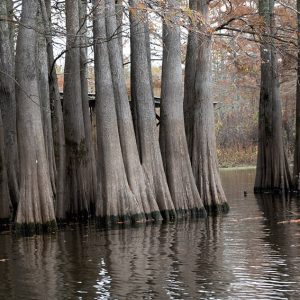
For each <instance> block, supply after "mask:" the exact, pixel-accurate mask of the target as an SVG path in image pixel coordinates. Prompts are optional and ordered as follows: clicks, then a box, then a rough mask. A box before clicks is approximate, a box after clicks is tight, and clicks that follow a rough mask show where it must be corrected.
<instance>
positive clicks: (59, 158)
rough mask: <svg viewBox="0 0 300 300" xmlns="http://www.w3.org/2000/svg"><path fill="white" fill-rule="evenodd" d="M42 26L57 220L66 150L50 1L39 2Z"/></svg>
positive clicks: (61, 209) (62, 201)
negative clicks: (50, 117)
mask: <svg viewBox="0 0 300 300" xmlns="http://www.w3.org/2000/svg"><path fill="white" fill-rule="evenodd" d="M41 9H42V14H43V20H44V24H45V25H44V26H45V29H46V33H47V34H46V40H47V55H48V71H49V94H50V103H51V108H52V127H53V131H52V133H53V143H54V153H55V161H56V170H57V173H56V177H55V180H56V201H55V210H56V217H57V219H58V220H63V219H65V218H66V209H67V207H66V203H65V202H66V199H65V181H66V148H65V130H64V121H63V112H62V104H61V100H60V93H59V87H58V80H57V73H56V68H55V66H56V64H55V61H54V52H53V39H52V36H53V33H52V27H51V25H52V23H51V0H45V1H41Z"/></svg>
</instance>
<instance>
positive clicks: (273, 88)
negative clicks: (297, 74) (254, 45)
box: [254, 0, 291, 192]
mask: <svg viewBox="0 0 300 300" xmlns="http://www.w3.org/2000/svg"><path fill="white" fill-rule="evenodd" d="M273 8H274V1H273V0H260V1H259V14H260V15H261V16H262V17H263V19H264V22H265V29H264V30H263V34H265V35H267V34H272V33H273V32H272V27H273V26H272V24H274V15H273ZM278 76H279V74H278V63H277V54H276V48H275V45H274V41H273V39H272V38H271V37H267V38H265V40H264V41H263V42H262V45H261V87H260V103H259V127H258V135H259V138H258V154H257V168H256V178H255V185H254V191H255V192H264V191H272V192H276V191H279V192H282V191H288V190H289V189H290V188H291V176H290V172H289V166H288V163H287V158H286V154H285V149H284V142H283V131H282V112H281V101H280V95H279V78H278Z"/></svg>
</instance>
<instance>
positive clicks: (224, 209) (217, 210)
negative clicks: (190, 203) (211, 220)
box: [205, 202, 230, 216]
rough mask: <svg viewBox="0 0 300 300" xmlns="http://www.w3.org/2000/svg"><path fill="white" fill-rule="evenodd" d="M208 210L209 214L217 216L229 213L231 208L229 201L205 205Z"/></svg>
mask: <svg viewBox="0 0 300 300" xmlns="http://www.w3.org/2000/svg"><path fill="white" fill-rule="evenodd" d="M205 209H206V212H207V214H208V215H209V216H216V215H220V214H227V213H228V212H229V210H230V208H229V205H228V203H227V202H224V203H222V204H211V205H205Z"/></svg>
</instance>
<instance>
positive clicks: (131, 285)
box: [0, 170, 300, 300]
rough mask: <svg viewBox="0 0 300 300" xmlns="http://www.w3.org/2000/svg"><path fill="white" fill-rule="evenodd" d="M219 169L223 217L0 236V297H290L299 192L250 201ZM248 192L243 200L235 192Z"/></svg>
mask: <svg viewBox="0 0 300 300" xmlns="http://www.w3.org/2000/svg"><path fill="white" fill-rule="evenodd" d="M253 179H254V171H253V170H230V171H223V172H222V181H223V184H224V188H225V191H226V194H227V197H228V202H229V204H230V206H231V210H230V213H229V214H228V215H227V216H223V217H222V216H221V217H216V218H212V217H210V218H207V219H205V220H198V221H189V222H178V223H171V224H156V225H148V226H140V227H136V228H125V229H113V230H109V231H105V230H95V229H94V228H93V227H90V228H89V227H87V226H82V227H76V226H74V227H71V228H68V229H67V230H65V231H61V232H59V233H57V234H56V235H50V236H35V237H31V238H15V237H13V236H11V235H9V234H1V235H0V299H5V300H6V299H299V295H300V225H299V224H297V223H291V224H286V223H280V222H282V221H285V220H290V219H297V218H300V200H299V198H298V199H297V198H289V199H283V198H278V197H277V198H276V197H272V196H271V195H264V196H260V197H255V196H254V195H253V193H252V187H253ZM244 191H247V192H248V194H247V197H244Z"/></svg>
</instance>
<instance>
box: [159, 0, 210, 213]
mask: <svg viewBox="0 0 300 300" xmlns="http://www.w3.org/2000/svg"><path fill="white" fill-rule="evenodd" d="M179 5H180V2H179V1H177V0H170V1H168V2H167V7H166V10H165V11H166V13H165V21H164V24H163V45H164V47H163V64H162V94H161V98H162V99H161V119H160V120H161V125H160V136H159V138H160V147H161V152H162V158H163V162H164V167H165V172H166V175H167V180H168V184H169V189H170V192H171V196H172V200H173V203H174V206H175V209H176V210H177V212H178V214H179V215H183V216H185V215H192V216H193V215H201V216H202V215H205V214H206V213H205V210H204V207H203V203H202V201H201V198H200V195H199V192H198V190H197V187H196V183H195V179H194V176H193V172H192V167H191V162H190V158H189V154H188V147H187V142H186V135H185V129H184V116H183V82H182V69H181V51H180V27H179V25H177V24H176V22H178V19H177V17H176V14H175V13H174V12H176V10H178V8H179ZM174 15H175V16H174Z"/></svg>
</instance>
